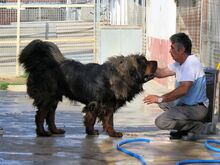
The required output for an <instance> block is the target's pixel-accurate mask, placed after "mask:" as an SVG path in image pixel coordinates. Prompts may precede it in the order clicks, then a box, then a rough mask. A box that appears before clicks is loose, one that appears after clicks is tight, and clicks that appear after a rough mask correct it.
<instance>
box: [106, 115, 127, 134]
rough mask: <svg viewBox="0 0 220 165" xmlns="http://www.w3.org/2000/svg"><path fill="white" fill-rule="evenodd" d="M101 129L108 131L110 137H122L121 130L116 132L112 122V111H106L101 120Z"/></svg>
mask: <svg viewBox="0 0 220 165" xmlns="http://www.w3.org/2000/svg"><path fill="white" fill-rule="evenodd" d="M102 124H103V129H104V130H105V131H106V132H107V133H108V135H109V136H110V137H122V136H123V134H122V133H121V132H116V131H115V129H114V123H113V113H112V112H108V113H107V114H106V116H105V117H104V118H103V121H102Z"/></svg>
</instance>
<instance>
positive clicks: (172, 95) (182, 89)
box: [144, 81, 193, 104]
mask: <svg viewBox="0 0 220 165" xmlns="http://www.w3.org/2000/svg"><path fill="white" fill-rule="evenodd" d="M192 84H193V82H192V81H183V82H181V85H180V86H179V87H178V88H176V89H174V90H173V91H171V92H169V93H166V94H164V95H162V96H157V95H148V96H146V97H145V98H144V103H147V104H152V103H159V102H160V101H159V100H160V99H162V100H161V101H163V102H169V101H174V100H176V99H178V98H180V97H181V96H184V95H185V94H186V93H187V92H188V91H189V89H190V88H191V86H192Z"/></svg>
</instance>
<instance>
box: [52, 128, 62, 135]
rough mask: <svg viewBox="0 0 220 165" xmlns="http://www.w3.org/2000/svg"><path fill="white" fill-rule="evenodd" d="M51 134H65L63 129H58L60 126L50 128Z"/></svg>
mask: <svg viewBox="0 0 220 165" xmlns="http://www.w3.org/2000/svg"><path fill="white" fill-rule="evenodd" d="M50 131H51V133H52V134H65V130H64V129H60V128H57V129H53V130H50Z"/></svg>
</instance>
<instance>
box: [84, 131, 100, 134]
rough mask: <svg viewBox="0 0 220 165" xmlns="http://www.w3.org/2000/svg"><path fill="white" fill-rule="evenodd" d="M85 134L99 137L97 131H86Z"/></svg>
mask: <svg viewBox="0 0 220 165" xmlns="http://www.w3.org/2000/svg"><path fill="white" fill-rule="evenodd" d="M86 133H87V134H88V135H99V131H98V130H93V131H86Z"/></svg>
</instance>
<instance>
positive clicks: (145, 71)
mask: <svg viewBox="0 0 220 165" xmlns="http://www.w3.org/2000/svg"><path fill="white" fill-rule="evenodd" d="M19 62H20V63H21V64H22V65H23V67H24V69H25V71H26V72H27V73H28V79H27V93H28V95H29V96H30V97H31V98H33V99H34V102H33V105H34V106H36V107H37V109H38V110H37V112H36V116H35V123H36V133H37V135H38V136H50V135H51V134H64V133H65V131H64V130H63V129H59V128H57V127H56V124H55V111H56V108H57V104H58V102H59V101H62V96H65V97H67V98H69V99H70V100H75V101H79V102H81V103H83V104H85V107H84V108H83V110H82V111H83V112H84V113H85V116H84V125H85V129H86V133H87V134H89V135H97V134H98V131H97V130H95V129H94V125H95V122H96V119H97V118H98V119H99V121H101V122H102V125H103V129H104V130H105V131H106V132H107V133H108V134H109V136H111V137H122V133H121V132H116V131H115V130H114V126H113V125H114V124H113V114H114V113H115V112H116V111H117V109H118V108H120V107H122V106H123V105H124V104H125V103H126V101H131V100H132V99H133V98H134V96H135V95H136V94H138V93H140V92H141V91H143V88H142V85H143V83H145V82H147V81H149V80H150V79H152V78H153V76H154V73H155V71H156V68H157V62H156V61H147V59H146V58H145V57H144V56H143V55H129V56H117V57H112V58H110V59H109V60H108V61H107V62H105V63H103V64H102V65H99V64H96V63H89V64H82V63H80V62H77V61H75V60H70V59H66V58H64V56H63V55H62V53H61V52H60V50H59V49H58V47H57V46H56V45H55V44H54V43H52V42H46V41H45V42H44V41H41V40H33V41H32V42H31V43H29V44H28V45H27V46H26V47H25V48H24V49H23V50H22V52H21V54H20V57H19ZM44 121H46V123H47V125H48V131H46V130H45V129H44Z"/></svg>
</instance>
